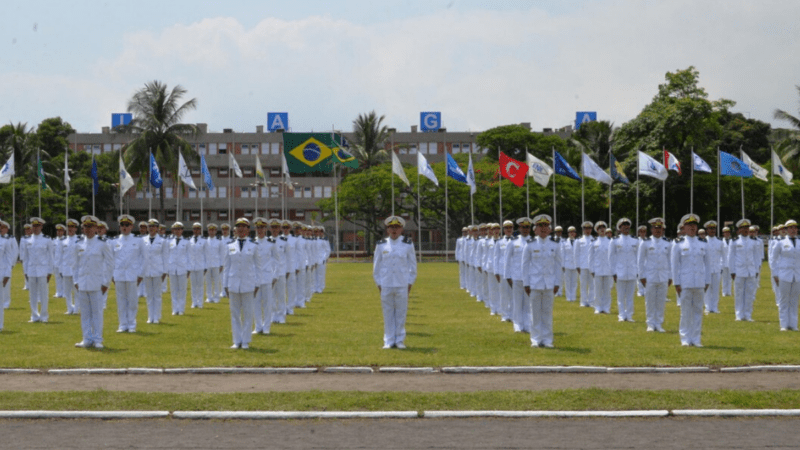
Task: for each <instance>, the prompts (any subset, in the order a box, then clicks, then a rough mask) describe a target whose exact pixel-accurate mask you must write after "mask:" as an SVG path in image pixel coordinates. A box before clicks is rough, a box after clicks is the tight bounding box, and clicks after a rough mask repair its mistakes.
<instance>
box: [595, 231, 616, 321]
mask: <svg viewBox="0 0 800 450" xmlns="http://www.w3.org/2000/svg"><path fill="white" fill-rule="evenodd" d="M606 228H608V227H607V225H606V223H605V222H603V221H602V220H601V221H599V222H597V223H596V224H595V226H594V230H595V231H596V232H597V238H596V239H595V240H594V241H592V245H591V246H590V247H589V270H590V271H591V272H592V278H593V279H594V313H595V314H610V313H611V287H612V284H613V282H614V278H613V274H614V272H613V271H612V268H611V264H610V263H609V261H608V252H609V250H608V247H609V246H610V245H611V237H610V236H607V235H606Z"/></svg>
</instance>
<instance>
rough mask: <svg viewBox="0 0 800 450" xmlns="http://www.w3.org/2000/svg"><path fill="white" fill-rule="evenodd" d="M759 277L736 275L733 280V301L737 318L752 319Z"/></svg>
mask: <svg viewBox="0 0 800 450" xmlns="http://www.w3.org/2000/svg"><path fill="white" fill-rule="evenodd" d="M757 280H758V278H756V277H740V276H738V275H737V276H736V279H735V280H733V303H734V308H735V310H736V320H748V321H749V320H752V318H753V300H754V299H755V293H756V289H758V282H757Z"/></svg>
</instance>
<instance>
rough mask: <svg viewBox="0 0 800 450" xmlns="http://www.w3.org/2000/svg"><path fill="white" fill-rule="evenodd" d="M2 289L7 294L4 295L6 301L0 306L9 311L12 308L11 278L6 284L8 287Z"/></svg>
mask: <svg viewBox="0 0 800 450" xmlns="http://www.w3.org/2000/svg"><path fill="white" fill-rule="evenodd" d="M2 289H3V292H5V294H3V298H4V300H3V301H2V303H0V306H2V307H3V308H4V309H8V308H9V307H10V306H11V278H9V279H8V283H6V286H5V287H4V288H2Z"/></svg>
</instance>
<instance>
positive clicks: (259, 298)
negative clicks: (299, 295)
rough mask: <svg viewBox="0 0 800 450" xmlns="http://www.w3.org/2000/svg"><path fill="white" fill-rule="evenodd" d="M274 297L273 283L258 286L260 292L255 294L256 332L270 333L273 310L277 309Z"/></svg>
mask: <svg viewBox="0 0 800 450" xmlns="http://www.w3.org/2000/svg"><path fill="white" fill-rule="evenodd" d="M273 298H274V297H272V283H266V284H262V285H259V286H258V293H257V294H256V295H255V301H254V303H255V305H254V312H255V329H254V331H255V332H256V333H264V334H269V329H270V326H271V325H272V312H273V311H274V309H275V302H274V301H273Z"/></svg>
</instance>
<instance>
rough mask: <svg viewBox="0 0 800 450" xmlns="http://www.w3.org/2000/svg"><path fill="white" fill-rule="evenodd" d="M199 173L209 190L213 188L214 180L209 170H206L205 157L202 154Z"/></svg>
mask: <svg viewBox="0 0 800 450" xmlns="http://www.w3.org/2000/svg"><path fill="white" fill-rule="evenodd" d="M200 173H201V174H202V175H203V181H205V182H206V187H207V188H208V189H209V190H212V191H213V190H214V180H212V179H211V172H209V171H208V166H207V165H206V157H205V156H204V155H200Z"/></svg>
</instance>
